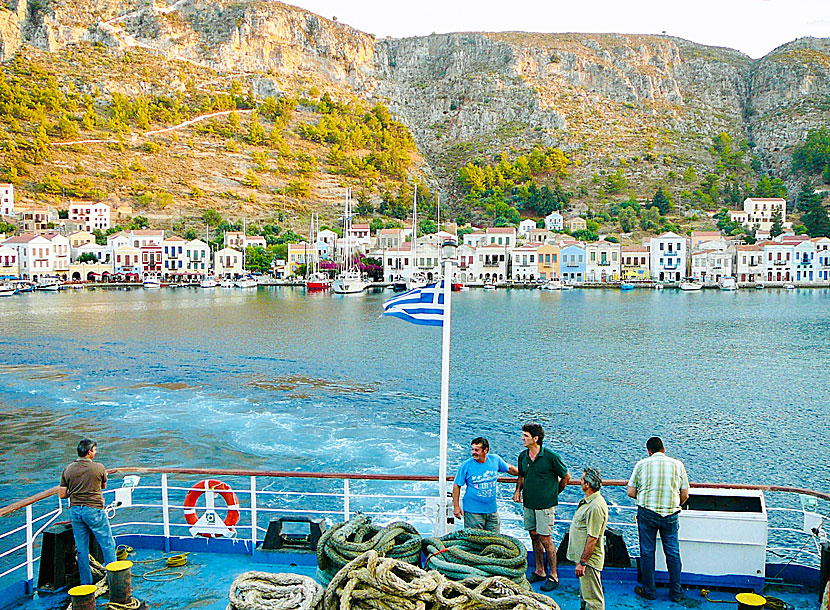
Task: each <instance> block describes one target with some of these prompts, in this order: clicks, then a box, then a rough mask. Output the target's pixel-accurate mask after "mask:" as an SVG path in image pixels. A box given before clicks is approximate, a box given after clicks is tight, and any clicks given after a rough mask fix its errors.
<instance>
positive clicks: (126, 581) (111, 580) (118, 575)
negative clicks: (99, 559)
mask: <svg viewBox="0 0 830 610" xmlns="http://www.w3.org/2000/svg"><path fill="white" fill-rule="evenodd" d="M132 567H133V562H132V561H113V562H112V563H109V564H107V584H108V585H109V588H110V601H111V602H114V603H116V604H126V603H129V602H130V600H131V599H132V598H133V586H132V580H131V578H130V568H132Z"/></svg>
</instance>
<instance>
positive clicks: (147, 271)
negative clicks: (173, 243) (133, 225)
mask: <svg viewBox="0 0 830 610" xmlns="http://www.w3.org/2000/svg"><path fill="white" fill-rule="evenodd" d="M159 233H162V231H159ZM146 237H148V238H149V237H150V236H146ZM162 241H163V240H162ZM139 250H140V251H141V273H142V274H143V275H142V276H141V277H142V278H144V277H147V276H148V275H159V274H160V273H163V272H164V267H163V266H162V258H163V257H162V245H161V244H156V243H153V242H152V241H149V240H148V243H146V244H144V245H142V246H140V247H139Z"/></svg>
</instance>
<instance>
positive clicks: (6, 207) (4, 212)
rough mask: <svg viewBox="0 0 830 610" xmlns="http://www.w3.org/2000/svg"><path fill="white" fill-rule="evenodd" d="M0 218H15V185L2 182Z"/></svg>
mask: <svg viewBox="0 0 830 610" xmlns="http://www.w3.org/2000/svg"><path fill="white" fill-rule="evenodd" d="M0 216H14V185H13V184H9V183H8V182H0Z"/></svg>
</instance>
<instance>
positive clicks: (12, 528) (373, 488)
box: [0, 468, 830, 591]
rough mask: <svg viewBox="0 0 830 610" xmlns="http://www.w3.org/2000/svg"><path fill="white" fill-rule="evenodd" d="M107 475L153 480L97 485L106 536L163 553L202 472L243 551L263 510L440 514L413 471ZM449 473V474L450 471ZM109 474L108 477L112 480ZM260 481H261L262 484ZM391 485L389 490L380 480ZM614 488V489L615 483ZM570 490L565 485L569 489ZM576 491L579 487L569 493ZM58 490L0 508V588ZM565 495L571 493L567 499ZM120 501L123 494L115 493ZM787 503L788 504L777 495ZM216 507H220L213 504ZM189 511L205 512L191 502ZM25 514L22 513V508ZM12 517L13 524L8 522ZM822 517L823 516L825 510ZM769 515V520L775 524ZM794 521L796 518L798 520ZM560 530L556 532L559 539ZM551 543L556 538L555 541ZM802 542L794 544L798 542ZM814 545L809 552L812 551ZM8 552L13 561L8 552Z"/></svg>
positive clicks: (29, 548)
mask: <svg viewBox="0 0 830 610" xmlns="http://www.w3.org/2000/svg"><path fill="white" fill-rule="evenodd" d="M108 472H109V474H110V475H141V476H142V477H144V478H146V477H150V476H152V477H154V478H155V477H157V478H158V483H155V482H154V483H153V484H142V485H138V486H136V487H132V488H130V489H131V490H132V491H130V492H129V498H130V499H129V502H128V503H127V504H126V505H125V506H122V507H121V508H116V507H115V506H114V504H115V502H114V500H115V497H116V495H118V494H119V493H124V492H123V490H121V491H120V492H119V490H118V489H117V488H116V489H109V490H105V492H104V496H105V501H106V502H107V503H108V504H109V505H110V509H109V510H111V511H112V512H113V513H114V515H113V517H112V520H111V525H112V529H113V534H114V535H115V536H116V537H117V536H119V535H122V534H137V533H141V534H149V535H156V536H162V537H163V538H164V546H165V550H170V545H171V540H173V539H174V538H176V537H178V536H190V535H191V532H190V531H189V530H190V528H191V527H192V526H191V524H189V523H187V522H186V521H185V519H184V511H185V509H186V508H189V507H187V506H185V502H184V498H185V495H186V494H187V492H189V491H191V490H192V489H193V485H194V484H195V483H196V482H197V480H200V479H206V478H221V479H223V480H224V481H225V482H227V480H230V481H231V484H230V487H231V490H232V491H233V493H235V494H236V495H237V498H238V499H239V509H238V511H239V514H240V519H239V522H238V523H237V524H236V526H235V528H233V530H234V536H235V537H236V538H237V539H240V540H246V541H250V546H249V550H250V552H251V553H253V552H254V550H255V548H256V545H257V542H258V541H259V540H261V535H262V534H263V533H264V532H266V531H267V520H268V517H269V516H276V515H294V516H297V515H306V516H311V515H313V516H316V517H324V518H327V519H328V520H329V521H332V522H336V521H339V520H341V519H343V520H348V519H349V518H350V517H351V516H352V515H354V514H355V513H356V512H361V513H363V514H365V515H369V516H372V517H374V518H376V520H377V521H378V523H384V522H391V521H398V520H406V521H409V522H410V523H412V524H413V525H414V526H415V527H416V528H418V529H419V531H422V532H427V531H435V528H436V527H437V520H438V519H439V518H440V515H439V514H438V513H439V511H438V498H437V494H436V489H435V487H436V486H435V485H434V484H435V483H436V482H437V481H438V478H437V477H435V476H417V475H410V476H406V475H374V474H349V473H307V472H279V471H249V470H218V469H199V468H114V469H110V470H109V471H108ZM185 477H187V483H178V482H177V481H171V478H175V479H182V478H185ZM448 479H449V478H448ZM110 480H111V481H113V480H114V479H112V478H111V479H110ZM263 481H268V483H267V484H265V485H262V483H263ZM499 481H500V483H502V484H503V485H501V486H500V490H499V491H500V493H499V498H498V504H499V512H500V513H501V515H502V522H503V528H502V531H503V532H504V533H508V534H511V535H513V536H516V537H518V538H520V539H522V540H523V541H524V542H525V544H528V543H529V538H528V537H527V534H526V532H525V531H524V529H523V527H522V516H521V511H520V510H519V508H513V507H518V505H515V504H513V503H512V502H511V501H510V499H511V498H512V487H511V488H510V489H509V490H508V487H507V486H508V485H510V486H512V484H514V483H515V480H514V479H508V478H504V479H500V480H499ZM579 484H580V481H578V480H572V481H571V482H570V486H569V488H568V489H566V490H565V491H564V492H563V494H562V500H561V501H560V503H559V507H560V508H559V510H558V511H557V524H568V523H569V522H570V516H572V514H573V511H574V510H575V508H576V506H577V504H578V500H579V499H580V498H581V496H579V497H577V493H578V491H579V488H578V485H579ZM390 485H391V486H394V490H393V491H392V493H390V491H389V490H387V489H385V487H386V486H390ZM604 485H605V487H606V488H608V489H606V490H604V495H606V498H607V499H608V500H609V502H608V503H609V506H610V508H611V519H610V521H609V524H608V525H609V527H616V528H622V529H623V530H624V538H626V541H627V544H628V545H629V547H630V548H634V547H636V546H637V543H636V522H635V520H634V515H635V514H636V510H637V509H636V506H634V504H633V502H627V503H626V504H622V503H621V502H620V501H618V498H617V497H616V495H619V496H620V498H619V499H620V500H623V501H624V499H626V496H625V494H624V488H625V486H626V485H627V481H619V480H616V481H604ZM692 487H705V488H719V489H739V490H760V491H763V492H764V493H765V495H766V496H767V497H768V496H769V494H771V493H783V494H785V496H784V497H785V499H787V498H788V499H790V500H792V499H793V498H795V497H796V495H797V494H801V495H804V496H810V497H813V498H816V499H817V501H818V502H822V503H828V504H826V505H823V508H824V511H823V513H821V514H824V515H827V514H830V494H827V493H822V492H816V491H812V490H807V489H799V488H793V487H785V486H774V485H772V486H757V485H733V484H693V485H692ZM620 488H622V490H621V489H620ZM572 490H573V491H572ZM574 491H575V492H577V493H574ZM56 495H57V487H53V488H51V489H48V490H45V491H43V492H41V493H39V494H37V495H34V496H31V497H29V498H26V499H24V500H21V501H19V502H16V503H14V504H11V505H9V506H6V507H4V508H0V529H2V533H0V588H2V586H3V579H4V578H6V577H14V578H16V580H17V581H20V580H21V576H22V574H23V573H24V572H25V581H26V583H27V587H28V590H30V591H31V589H32V586H33V581H34V574H35V566H36V564H37V563H38V562H39V561H40V555H39V554H38V552H39V549H40V543H41V534H42V533H43V532H44V531H45V530H46V529H47V528H48V527H49V526H50V525H52V524H53V523H55V522H56V521H57V520H58V519H59V518H60V517H61V516H63V517H64V520H67V516H66V514H65V511H64V509H65V506H64V503H63V502H62V501H61V500H60V499H57V503H55V499H56V498H55V496H56ZM570 496H573V497H570ZM120 497H121V498H122V499H123V497H124V496H120ZM784 504H786V502H784ZM447 505H448V507H449V510H448V515H447V516H448V517H450V518H451V517H452V502H451V501H450V500H449V499H448V500H447ZM219 509H220V511H221V510H223V508H222V507H221V504H220V505H219ZM196 510H198V511H202V510H206V507H205V506H197V507H196ZM21 511H23V514H22V517H23V518H22V520H21V519H20V516H21V514H20V512H21ZM767 512H768V515H769V516H770V523H769V526H768V531H769V533H770V540H771V541H772V542H771V544H768V546H767V552H768V554H771V555H773V556H775V555H778V556H781V555H782V553H788V554H789V561H790V562H793V563H796V564H798V565H807V566H811V567H816V566H817V565H818V561H819V557H820V556H819V552H820V551H819V547H818V543H817V539H816V537H815V536H813V537H812V538H813V542H816V544H815V545H809V543H810V538H811V536H810V535H809V534H808V533H807V531H805V528H804V527H803V526H802V527H796V526H795V525H796V524H797V523H794V522H793V520H794V519H795V518H796V517H801V516H803V515H804V514H805V513H804V511H803V510H802V509H801V508H798V507H796V506H795V505H794V501H792V502H790V505H789V506H786V505H785V506H772V507H768V508H767ZM15 519H17V521H18V522H17V523H14V520H15ZM825 519H826V517H825ZM773 521H774V523H773ZM796 521H797V519H796ZM563 533H564V532H558V535H559V536H561V535H562V534H563ZM557 542H558V541H557ZM799 542H801V544H799ZM813 546H815V549H813ZM15 557H16V558H17V559H15Z"/></svg>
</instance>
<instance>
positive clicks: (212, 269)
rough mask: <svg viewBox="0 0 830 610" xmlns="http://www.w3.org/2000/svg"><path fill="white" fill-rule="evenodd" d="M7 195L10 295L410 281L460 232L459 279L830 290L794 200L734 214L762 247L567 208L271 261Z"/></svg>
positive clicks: (332, 239)
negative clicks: (349, 269)
mask: <svg viewBox="0 0 830 610" xmlns="http://www.w3.org/2000/svg"><path fill="white" fill-rule="evenodd" d="M0 201H2V205H3V208H2V210H0V212H2V216H3V217H4V218H5V219H6V220H7V221H8V223H7V224H6V226H8V227H11V226H16V227H19V231H15V232H14V233H13V234H2V235H0V278H2V280H3V281H4V282H5V284H4V287H5V289H4V293H5V294H13V293H14V292H15V291H16V290H18V289H24V290H25V289H26V288H27V287H28V288H31V287H34V288H46V289H58V288H60V287H62V286H64V285H70V286H73V287H84V286H86V285H101V284H108V283H109V284H112V283H117V284H136V285H141V284H144V285H147V286H148V287H155V286H156V285H157V284H158V285H198V284H199V283H200V282H202V281H203V280H204V279H205V278H213V279H214V280H215V281H214V282H209V283H208V284H203V285H204V286H205V287H213V286H215V285H217V283H218V282H220V281H222V280H225V281H226V284H224V285H225V286H232V285H234V282H235V281H236V282H237V283H238V280H239V279H240V278H243V277H246V276H248V275H249V274H251V273H253V274H255V275H256V276H258V277H259V282H260V283H268V282H280V283H296V284H304V283H305V282H306V277H307V276H308V275H309V274H310V273H311V271H312V270H314V269H319V270H320V273H321V274H322V275H323V276H326V277H331V276H335V275H336V274H337V272H338V270H339V269H342V268H343V266H344V265H343V263H344V261H346V260H347V259H348V261H349V263H350V264H351V263H356V264H357V265H358V267H359V268H360V269H361V270H362V271H363V272H364V279H365V280H366V281H365V283H364V285H365V287H368V286H370V285H375V286H388V285H395V284H396V282H401V285H403V281H404V280H411V278H412V277H413V276H417V277H420V278H423V280H422V283H423V282H429V281H433V280H435V279H437V278H439V277H440V275H441V260H440V259H441V246H442V244H443V243H444V242H446V241H447V240H453V241H456V242H457V244H458V250H457V257H458V258H457V263H458V266H457V270H456V275H455V277H454V278H453V282H454V283H455V284H456V285H458V286H469V287H481V286H483V287H496V286H525V287H528V286H534V287H535V286H537V285H538V286H542V285H545V286H557V287H558V286H559V285H560V284H561V285H563V286H565V287H571V286H600V287H601V286H607V287H620V286H622V287H623V288H624V289H625V288H628V287H630V286H633V285H638V284H642V285H652V284H655V285H658V286H662V285H666V286H680V285H682V284H683V283H684V282H686V284H687V285H692V286H693V288H692V289H696V287H721V288H725V289H730V288H732V287H733V286H734V287H753V288H762V287H782V286H783V287H795V286H799V287H809V286H828V285H830V238H828V237H815V238H810V237H809V236H807V235H803V234H796V233H794V232H793V230H792V223H790V222H787V220H786V217H787V201H786V200H785V199H783V198H753V197H750V198H747V199H746V200H745V201H744V204H743V209H741V210H736V211H730V212H729V214H730V220H731V221H732V222H735V223H739V224H740V225H742V226H745V227H751V228H752V229H753V230H754V233H755V236H756V240H757V241H756V242H755V243H751V244H750V243H745V241H744V240H743V239H735V238H732V237H730V236H727V235H724V234H723V233H721V232H720V231H717V230H698V231H695V230H693V231H689V234H688V235H679V234H677V233H674V232H671V231H667V232H663V233H660V234H657V235H653V236H648V237H645V238H643V239H642V241H641V242H640V243H625V242H624V241H623V240H625V238H626V235H625V234H622V235H621V236H620V237H621V238H622V240H621V239H620V237H616V236H599V239H598V240H597V241H580V240H577V239H575V238H574V237H573V235H574V234H576V235H579V232H580V231H584V229H585V227H586V220H585V219H584V218H582V217H579V216H572V217H568V218H566V217H564V216H563V215H562V214H560V213H559V212H556V211H555V212H552V213H551V214H549V215H548V216H546V217H544V218H541V219H533V218H527V219H524V220H521V221H520V222H519V223H518V226H500V227H488V228H477V227H471V226H469V225H467V226H464V227H458V226H457V225H455V224H447V225H444V226H443V227H442V228H441V230H437V231H435V232H433V233H429V234H419V235H418V236H417V237H415V235H414V232H413V229H412V224H411V223H409V222H406V223H401V224H402V225H403V226H400V227H396V228H376V229H375V230H374V231H372V228H371V226H370V224H369V223H359V222H354V223H352V222H351V217H350V218H349V220H350V222H349V223H348V226H347V227H346V229H345V231H344V230H342V229H341V230H340V231H338V232H336V231H334V230H332V229H330V228H323V229H322V230H320V229H319V228H318V229H317V230H315V228H314V226H313V225H312V227H311V229H312V230H311V231H310V232H309V233H308V234H307V235H305V236H301V235H296V238H297V239H296V240H295V241H293V242H289V243H287V244H285V250H284V252H285V256H284V258H276V257H274V258H272V259H271V260H267V265H266V266H265V267H263V266H262V260H263V258H264V257H265V253H266V249H267V247H268V242H267V240H266V237H264V236H262V235H248V234H246V233H245V232H244V231H226V232H224V234H223V235H222V242H221V244H220V245H221V247H217V248H216V249H212V248H211V246H210V245H209V244H208V242H207V241H204V240H202V239H185V238H184V237H181V236H179V235H176V234H172V233H170V232H167V231H164V230H162V229H149V228H144V229H125V230H118V231H115V232H113V230H112V227H113V226H114V221H113V215H114V213H115V212H114V211H113V210H112V209H111V206H110V205H109V204H108V203H106V202H103V201H102V202H97V203H89V202H80V203H72V204H70V205H69V208H68V210H67V211H66V213H65V214H62V215H58V214H57V213H55V212H54V211H53V210H51V209H49V208H43V209H22V210H15V207H14V187H13V185H11V184H2V185H0ZM60 216H65V218H61V217H60ZM776 223H778V224H779V226H780V229H779V231H778V232H776V231H775V230H774V225H775V224H776ZM208 230H209V228H208V227H206V228H205V231H206V233H207V231H208ZM772 233H776V234H775V235H773V234H772ZM413 237H415V239H414V240H413ZM621 242H622V243H621ZM413 244H414V247H413ZM246 255H247V261H246ZM251 261H256V262H257V264H258V266H256V267H254V265H253V264H251ZM250 285H251V286H253V285H255V284H253V283H251V284H250Z"/></svg>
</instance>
